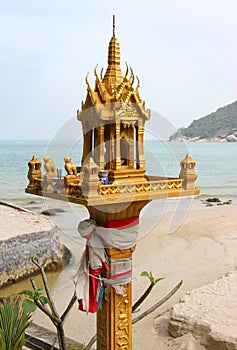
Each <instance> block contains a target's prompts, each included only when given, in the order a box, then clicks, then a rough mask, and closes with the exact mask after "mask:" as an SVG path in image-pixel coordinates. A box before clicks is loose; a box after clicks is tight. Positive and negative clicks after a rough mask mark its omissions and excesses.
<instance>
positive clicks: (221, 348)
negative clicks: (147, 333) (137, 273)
mask: <svg viewBox="0 0 237 350" xmlns="http://www.w3.org/2000/svg"><path fill="white" fill-rule="evenodd" d="M236 280H237V271H235V272H232V273H229V274H227V275H226V276H224V277H222V278H220V279H218V280H216V281H215V282H213V283H210V284H207V285H205V286H203V287H201V288H197V289H194V290H193V291H191V292H190V293H189V294H188V295H185V296H184V297H183V298H182V300H181V302H179V303H178V304H176V305H174V306H173V308H172V311H171V317H170V320H169V325H168V330H169V333H170V334H171V335H172V336H173V337H180V336H183V335H184V334H191V335H192V336H193V337H195V338H196V339H199V341H200V344H201V345H204V346H205V347H206V349H208V350H236V349H237V335H236V329H237V313H236V304H237V288H236Z"/></svg>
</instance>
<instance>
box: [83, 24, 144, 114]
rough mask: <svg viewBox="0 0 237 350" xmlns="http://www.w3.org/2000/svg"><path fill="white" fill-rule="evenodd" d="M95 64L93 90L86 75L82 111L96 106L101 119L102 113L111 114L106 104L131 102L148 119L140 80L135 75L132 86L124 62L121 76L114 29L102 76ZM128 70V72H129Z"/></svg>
mask: <svg viewBox="0 0 237 350" xmlns="http://www.w3.org/2000/svg"><path fill="white" fill-rule="evenodd" d="M97 66H98V65H96V67H95V68H94V75H95V89H94V90H93V89H92V88H91V86H90V83H89V81H88V75H89V73H87V75H86V84H87V97H86V100H85V102H82V111H83V110H85V109H87V108H90V107H96V110H97V112H98V113H99V115H100V117H101V118H102V119H103V115H104V116H105V115H107V116H108V115H109V114H110V117H113V116H112V115H111V112H109V109H111V110H112V109H113V108H112V107H111V108H109V106H108V104H114V103H116V102H120V103H123V104H124V103H133V104H136V105H137V109H138V110H140V113H139V114H140V115H142V116H143V118H145V119H146V120H147V119H150V110H149V109H146V108H145V101H142V99H141V98H140V95H139V87H140V80H139V78H138V77H137V76H136V79H137V84H136V86H134V81H135V76H134V73H133V69H132V68H131V67H128V65H127V62H126V73H125V76H123V74H122V71H121V67H120V45H119V41H118V39H117V38H116V37H115V30H114V28H113V36H112V38H111V40H110V42H109V49H108V67H107V69H106V72H105V74H104V76H103V74H102V73H103V69H102V70H101V74H100V77H99V76H98V74H97ZM129 71H130V73H129ZM77 114H78V119H79V120H81V117H82V116H81V115H80V112H79V111H78V113H77Z"/></svg>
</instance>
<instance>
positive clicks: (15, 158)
mask: <svg viewBox="0 0 237 350" xmlns="http://www.w3.org/2000/svg"><path fill="white" fill-rule="evenodd" d="M144 149H145V157H146V167H147V170H146V173H147V175H159V176H168V177H178V176H179V171H180V161H181V160H182V159H183V158H184V157H185V155H186V154H187V153H190V154H191V156H192V158H193V159H194V160H195V161H196V163H197V164H196V172H197V174H198V179H197V181H196V184H197V186H198V187H199V188H200V196H199V197H201V198H205V197H209V196H220V197H233V198H235V197H236V198H237V186H236V173H237V144H235V143H212V142H208V143H197V142H193V143H192V142H190V143H185V142H167V141H154V140H152V141H151V140H147V141H145V146H144ZM34 154H35V155H37V157H38V158H39V159H40V160H41V161H42V164H43V157H44V156H45V155H46V154H49V155H50V156H51V159H52V160H53V162H54V163H55V166H56V168H59V169H62V170H63V174H65V173H66V172H65V170H64V157H65V156H66V155H68V154H70V155H71V156H72V159H73V161H74V163H75V164H76V165H77V166H80V160H81V155H82V141H81V139H80V140H79V141H78V142H75V143H74V144H71V143H70V141H62V142H60V143H58V142H57V143H53V142H52V141H48V140H0V164H1V172H0V199H1V200H2V201H7V200H12V201H17V200H18V199H19V200H20V201H23V200H24V199H25V200H27V199H29V198H33V196H29V195H27V194H25V192H24V190H25V187H26V186H27V184H28V178H27V173H28V162H29V160H30V159H31V158H32V156H33V155H34ZM42 172H44V168H43V165H42Z"/></svg>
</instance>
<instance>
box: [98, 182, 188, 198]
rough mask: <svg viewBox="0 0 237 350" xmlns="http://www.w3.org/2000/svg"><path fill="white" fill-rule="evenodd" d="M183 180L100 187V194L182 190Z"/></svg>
mask: <svg viewBox="0 0 237 350" xmlns="http://www.w3.org/2000/svg"><path fill="white" fill-rule="evenodd" d="M182 181H183V180H182V179H167V180H161V181H149V182H139V183H134V184H116V185H115V184H112V185H100V186H99V188H98V192H99V194H100V195H102V196H109V195H114V194H129V193H147V192H153V191H160V192H162V191H166V192H167V191H172V190H181V188H182Z"/></svg>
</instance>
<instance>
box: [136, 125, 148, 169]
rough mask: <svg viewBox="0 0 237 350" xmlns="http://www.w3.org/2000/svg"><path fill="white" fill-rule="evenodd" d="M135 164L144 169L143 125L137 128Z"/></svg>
mask: <svg viewBox="0 0 237 350" xmlns="http://www.w3.org/2000/svg"><path fill="white" fill-rule="evenodd" d="M137 163H138V164H139V167H140V168H142V169H144V170H145V169H146V162H145V155H144V125H143V124H141V123H139V124H138V127H137Z"/></svg>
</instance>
